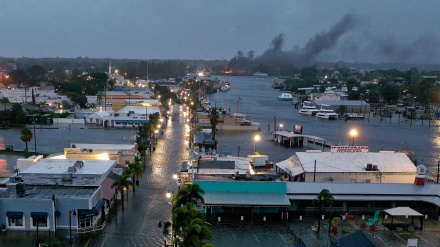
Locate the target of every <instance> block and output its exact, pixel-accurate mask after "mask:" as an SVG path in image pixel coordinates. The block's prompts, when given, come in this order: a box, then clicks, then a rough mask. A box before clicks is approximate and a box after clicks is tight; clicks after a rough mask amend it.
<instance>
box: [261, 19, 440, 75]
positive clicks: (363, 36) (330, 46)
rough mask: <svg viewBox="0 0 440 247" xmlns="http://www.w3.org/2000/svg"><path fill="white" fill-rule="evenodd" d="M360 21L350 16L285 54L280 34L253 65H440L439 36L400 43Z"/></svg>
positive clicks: (428, 35) (422, 37) (431, 35)
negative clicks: (325, 62) (374, 32)
mask: <svg viewBox="0 0 440 247" xmlns="http://www.w3.org/2000/svg"><path fill="white" fill-rule="evenodd" d="M360 19H361V18H360V17H359V16H357V15H354V14H347V15H345V16H344V17H343V18H342V19H341V20H339V21H338V22H337V23H336V24H334V25H333V26H332V27H330V28H329V30H328V31H326V32H322V33H317V34H315V36H314V37H313V38H311V39H310V40H309V41H307V42H306V44H305V45H304V46H303V47H298V46H297V47H294V48H292V49H291V50H288V51H283V46H284V35H283V34H280V35H278V36H276V37H275V38H273V40H272V41H271V45H270V47H269V49H267V50H266V51H265V52H264V53H263V54H262V55H261V56H258V57H256V58H255V59H254V61H253V63H254V65H258V64H266V65H269V66H273V67H279V66H281V65H286V64H288V65H294V66H307V65H311V64H312V63H315V62H318V61H330V62H331V61H333V62H337V61H345V62H361V63H362V62H364V63H419V64H433V63H439V57H440V49H439V48H440V40H439V39H438V37H436V36H435V35H433V34H426V35H423V36H419V37H415V38H414V37H409V38H408V39H404V40H402V39H400V40H399V39H397V38H393V37H390V35H388V34H380V35H379V34H373V33H372V32H370V31H369V30H368V29H367V28H368V27H367V26H366V25H363V24H362V22H361V20H360ZM410 38H413V39H412V40H411V39H410Z"/></svg>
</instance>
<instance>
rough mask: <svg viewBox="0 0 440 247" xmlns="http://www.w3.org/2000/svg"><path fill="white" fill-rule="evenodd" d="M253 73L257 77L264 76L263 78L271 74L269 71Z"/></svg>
mask: <svg viewBox="0 0 440 247" xmlns="http://www.w3.org/2000/svg"><path fill="white" fill-rule="evenodd" d="M252 75H253V76H255V77H262V78H264V77H268V76H269V74H267V73H263V72H260V71H258V72H255V73H253V74H252Z"/></svg>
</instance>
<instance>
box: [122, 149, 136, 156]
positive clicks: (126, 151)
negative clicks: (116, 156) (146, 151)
mask: <svg viewBox="0 0 440 247" xmlns="http://www.w3.org/2000/svg"><path fill="white" fill-rule="evenodd" d="M122 155H124V156H129V155H134V150H122Z"/></svg>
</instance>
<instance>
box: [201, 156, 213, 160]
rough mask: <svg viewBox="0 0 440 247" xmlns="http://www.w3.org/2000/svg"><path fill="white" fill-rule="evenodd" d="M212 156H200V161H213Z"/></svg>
mask: <svg viewBox="0 0 440 247" xmlns="http://www.w3.org/2000/svg"><path fill="white" fill-rule="evenodd" d="M214 157H215V156H214V155H202V156H201V158H200V159H201V160H214Z"/></svg>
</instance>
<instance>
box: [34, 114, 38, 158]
mask: <svg viewBox="0 0 440 247" xmlns="http://www.w3.org/2000/svg"><path fill="white" fill-rule="evenodd" d="M33 118H34V121H33V123H34V152H35V155H37V135H35V116H33Z"/></svg>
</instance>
